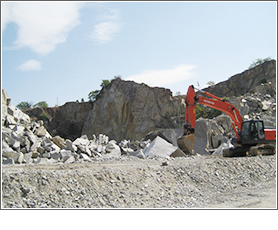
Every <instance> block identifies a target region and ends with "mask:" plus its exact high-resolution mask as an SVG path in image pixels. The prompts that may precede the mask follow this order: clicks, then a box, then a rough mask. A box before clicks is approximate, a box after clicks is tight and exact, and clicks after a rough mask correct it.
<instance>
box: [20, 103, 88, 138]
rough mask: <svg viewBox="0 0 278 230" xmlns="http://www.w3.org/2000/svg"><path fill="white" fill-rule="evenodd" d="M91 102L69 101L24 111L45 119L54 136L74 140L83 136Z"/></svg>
mask: <svg viewBox="0 0 278 230" xmlns="http://www.w3.org/2000/svg"><path fill="white" fill-rule="evenodd" d="M92 106H93V105H92V104H91V103H90V102H85V103H78V102H68V103H66V104H64V105H63V106H59V107H53V108H34V109H28V110H25V111H24V112H25V113H26V114H28V115H29V116H30V117H31V118H32V119H34V120H43V121H44V126H45V127H46V128H47V130H48V132H49V133H50V134H51V135H52V136H56V135H59V136H61V137H63V138H68V139H70V140H74V139H76V138H77V137H80V136H81V133H82V129H83V126H84V123H85V121H86V119H87V117H88V113H89V111H90V110H91V109H92Z"/></svg>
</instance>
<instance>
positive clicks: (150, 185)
mask: <svg viewBox="0 0 278 230" xmlns="http://www.w3.org/2000/svg"><path fill="white" fill-rule="evenodd" d="M276 163H277V162H276V155H274V156H255V157H238V158H223V157H212V156H190V157H183V158H168V159H165V158H153V159H139V158H136V157H130V156H129V157H127V156H121V157H120V158H117V159H107V160H102V161H100V160H94V161H93V162H79V163H72V164H63V163H58V164H50V165H35V164H31V165H30V164H29V165H27V164H17V165H2V202H1V203H2V208H3V209H13V208H25V209H27V208H38V209H44V208H52V209H63V208H67V209H71V208H82V209H87V208H91V209H276V208H277V181H276Z"/></svg>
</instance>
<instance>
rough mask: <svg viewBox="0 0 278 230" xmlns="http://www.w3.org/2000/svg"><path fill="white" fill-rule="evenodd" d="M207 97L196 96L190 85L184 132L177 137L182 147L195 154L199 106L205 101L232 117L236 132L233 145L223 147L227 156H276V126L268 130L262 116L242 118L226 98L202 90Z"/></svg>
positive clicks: (205, 103) (187, 152) (184, 150)
mask: <svg viewBox="0 0 278 230" xmlns="http://www.w3.org/2000/svg"><path fill="white" fill-rule="evenodd" d="M198 91H199V92H200V93H202V94H204V95H205V97H204V96H201V95H197V94H196V92H195V88H194V86H193V85H191V86H189V88H188V91H187V95H186V101H185V103H186V108H185V125H184V134H183V135H182V136H181V137H179V138H178V140H177V143H178V146H179V148H180V149H181V150H182V151H183V152H184V153H185V154H188V155H191V154H193V145H194V142H195V139H196V137H195V135H194V132H195V121H196V106H197V104H198V103H199V104H202V105H205V106H208V107H211V108H213V109H217V110H220V111H222V112H224V113H226V114H227V115H228V116H229V117H230V118H231V119H232V126H233V129H234V131H235V134H236V138H234V139H233V141H232V145H233V147H231V148H224V149H223V156H224V157H240V156H256V155H260V154H262V155H274V154H275V153H276V129H265V127H264V122H263V121H262V120H260V119H253V120H245V121H244V120H243V119H242V117H241V115H240V113H239V111H238V110H237V109H236V107H235V106H233V105H232V104H230V103H229V102H227V101H226V100H224V99H221V98H219V97H217V96H214V95H212V94H211V93H208V92H205V91H203V90H198Z"/></svg>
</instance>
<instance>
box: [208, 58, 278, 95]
mask: <svg viewBox="0 0 278 230" xmlns="http://www.w3.org/2000/svg"><path fill="white" fill-rule="evenodd" d="M269 82H271V84H266V85H264V86H261V84H262V83H263V84H264V83H269ZM204 91H207V92H209V93H212V94H214V95H216V96H218V97H231V96H236V97H238V96H240V95H244V94H246V93H256V92H257V93H258V92H260V93H264V94H270V95H271V96H272V97H275V95H276V61H275V60H272V61H266V62H264V63H263V64H261V65H258V66H256V67H254V68H251V69H248V70H246V71H244V72H242V73H240V74H236V75H234V76H232V77H230V78H229V79H228V80H226V81H223V82H220V83H218V84H216V85H214V86H211V87H208V88H206V89H204Z"/></svg>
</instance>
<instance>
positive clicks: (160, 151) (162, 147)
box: [143, 136, 177, 157]
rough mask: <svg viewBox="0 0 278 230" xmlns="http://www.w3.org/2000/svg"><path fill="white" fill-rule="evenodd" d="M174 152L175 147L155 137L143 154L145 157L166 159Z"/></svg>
mask: <svg viewBox="0 0 278 230" xmlns="http://www.w3.org/2000/svg"><path fill="white" fill-rule="evenodd" d="M176 150H177V147H176V146H174V145H172V144H170V143H169V142H167V141H166V140H164V139H163V138H161V137H159V136H157V137H156V138H155V139H154V140H153V141H152V142H151V144H150V145H149V146H147V147H146V148H145V149H144V150H143V152H144V155H145V157H168V156H170V155H171V154H172V153H173V152H175V151H176Z"/></svg>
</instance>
